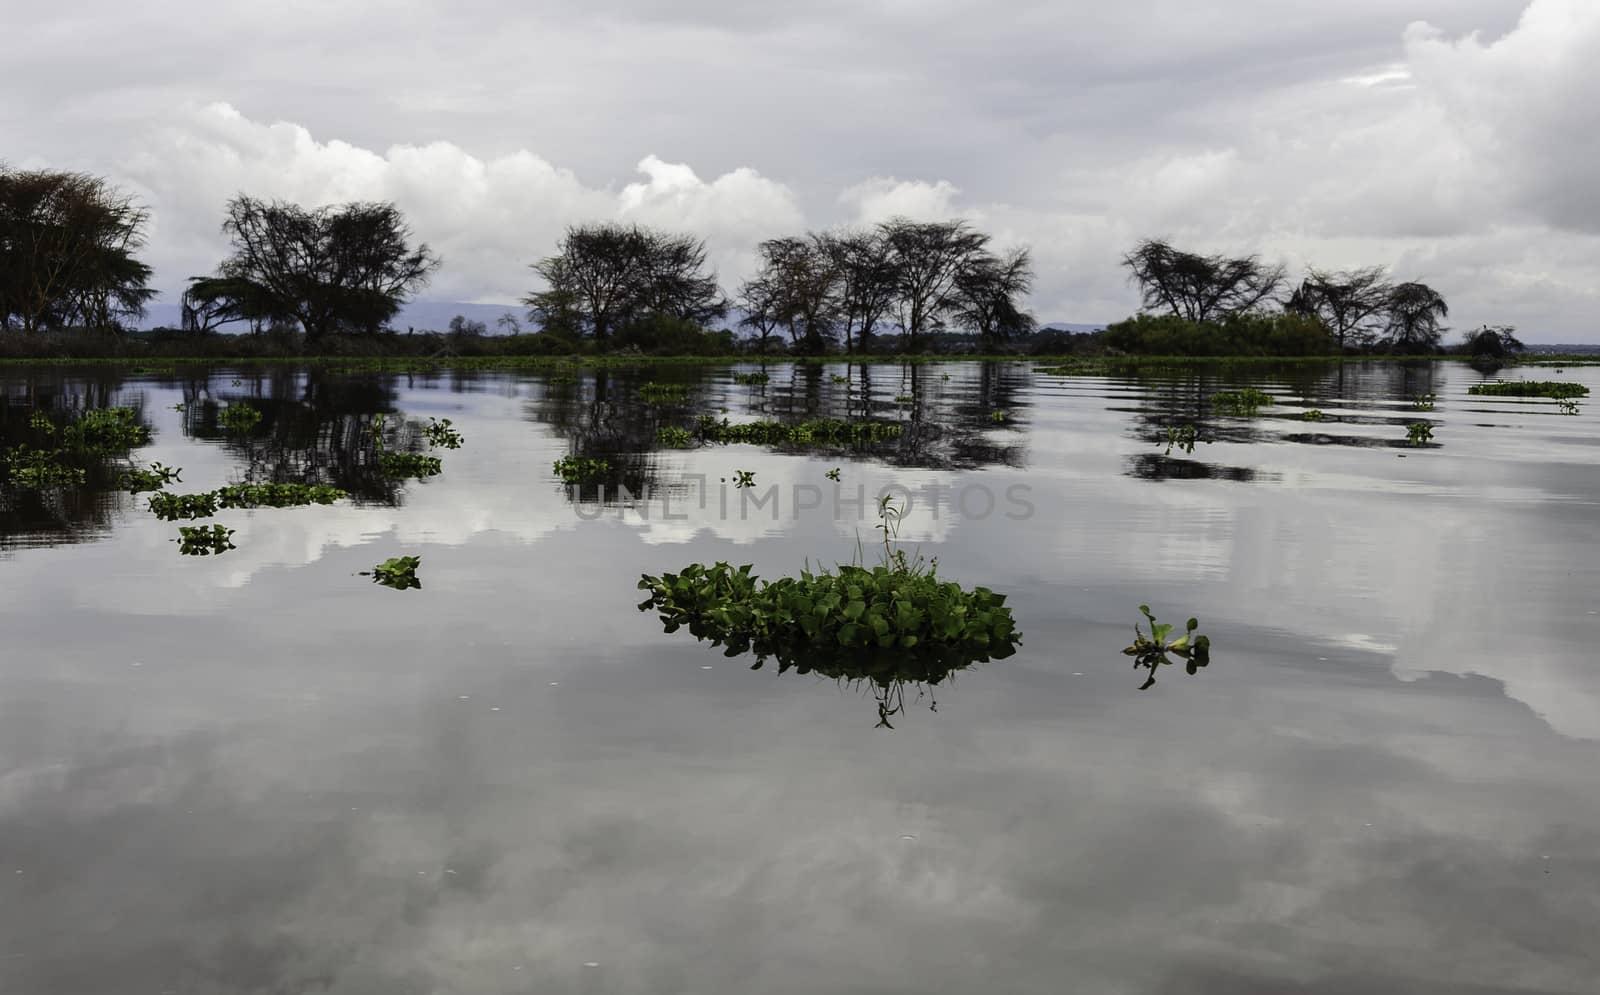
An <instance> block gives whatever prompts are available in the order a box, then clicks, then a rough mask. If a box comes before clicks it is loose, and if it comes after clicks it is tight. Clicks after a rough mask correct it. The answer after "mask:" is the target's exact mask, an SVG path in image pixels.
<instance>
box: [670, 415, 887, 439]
mask: <svg viewBox="0 0 1600 995" xmlns="http://www.w3.org/2000/svg"><path fill="white" fill-rule="evenodd" d="M901 431H902V429H901V427H900V426H899V425H896V424H893V423H890V422H844V421H836V420H834V419H831V418H824V419H820V420H817V421H807V422H797V423H795V424H793V425H786V424H784V423H782V422H775V421H755V422H746V423H744V424H742V425H732V424H729V423H728V420H727V419H726V418H724V419H722V420H721V421H717V420H716V419H715V418H713V417H712V416H710V415H701V416H700V417H699V419H698V420H696V422H695V434H696V435H698V436H699V437H700V438H701V439H703V440H704V441H706V442H720V443H724V444H732V443H748V444H750V445H756V446H775V445H784V444H792V445H837V446H845V445H862V444H865V443H870V442H882V441H884V440H886V439H897V438H899V437H900V433H901Z"/></svg>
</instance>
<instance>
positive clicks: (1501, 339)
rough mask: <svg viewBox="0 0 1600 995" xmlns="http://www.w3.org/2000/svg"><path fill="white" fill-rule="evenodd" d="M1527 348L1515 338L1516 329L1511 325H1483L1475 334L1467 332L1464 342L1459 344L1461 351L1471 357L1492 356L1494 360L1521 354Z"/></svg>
mask: <svg viewBox="0 0 1600 995" xmlns="http://www.w3.org/2000/svg"><path fill="white" fill-rule="evenodd" d="M1526 348H1528V347H1527V346H1525V345H1523V344H1522V340H1521V339H1519V338H1517V329H1516V327H1515V326H1513V325H1484V326H1483V327H1482V328H1479V329H1478V330H1477V331H1475V332H1468V333H1467V337H1466V340H1465V341H1463V342H1462V343H1461V351H1462V352H1465V353H1467V354H1468V355H1471V356H1493V357H1496V358H1499V357H1503V356H1507V355H1510V354H1512V353H1518V352H1522V351H1523V350H1524V349H1526Z"/></svg>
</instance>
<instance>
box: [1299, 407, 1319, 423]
mask: <svg viewBox="0 0 1600 995" xmlns="http://www.w3.org/2000/svg"><path fill="white" fill-rule="evenodd" d="M1322 419H1323V414H1322V409H1321V408H1311V409H1309V410H1307V411H1304V412H1302V413H1301V415H1300V420H1301V421H1322Z"/></svg>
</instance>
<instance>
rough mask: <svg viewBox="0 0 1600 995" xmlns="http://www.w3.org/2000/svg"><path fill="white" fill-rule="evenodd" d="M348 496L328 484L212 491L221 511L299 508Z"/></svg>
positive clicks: (246, 486) (238, 486) (231, 487)
mask: <svg viewBox="0 0 1600 995" xmlns="http://www.w3.org/2000/svg"><path fill="white" fill-rule="evenodd" d="M349 496H350V492H349V491H343V490H340V489H339V488H337V487H332V486H329V485H328V484H230V485H228V486H227V487H219V488H218V489H217V491H216V497H217V504H218V505H219V506H220V507H223V508H299V507H303V506H305V505H309V504H332V503H333V502H335V501H338V500H339V499H341V498H347V497H349Z"/></svg>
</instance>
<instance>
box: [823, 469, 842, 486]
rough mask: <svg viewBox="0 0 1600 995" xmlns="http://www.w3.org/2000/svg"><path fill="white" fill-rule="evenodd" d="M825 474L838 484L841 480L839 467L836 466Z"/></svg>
mask: <svg viewBox="0 0 1600 995" xmlns="http://www.w3.org/2000/svg"><path fill="white" fill-rule="evenodd" d="M823 476H824V477H827V478H828V479H829V480H831V481H833V482H834V483H836V484H837V483H838V482H839V468H838V467H834V468H833V469H832V470H829V471H828V472H827V473H824V474H823Z"/></svg>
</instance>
